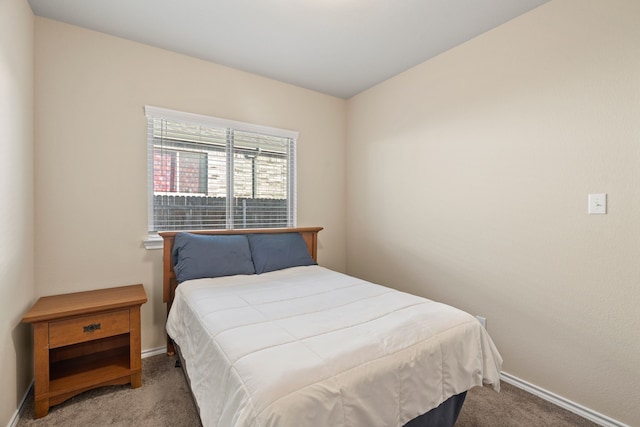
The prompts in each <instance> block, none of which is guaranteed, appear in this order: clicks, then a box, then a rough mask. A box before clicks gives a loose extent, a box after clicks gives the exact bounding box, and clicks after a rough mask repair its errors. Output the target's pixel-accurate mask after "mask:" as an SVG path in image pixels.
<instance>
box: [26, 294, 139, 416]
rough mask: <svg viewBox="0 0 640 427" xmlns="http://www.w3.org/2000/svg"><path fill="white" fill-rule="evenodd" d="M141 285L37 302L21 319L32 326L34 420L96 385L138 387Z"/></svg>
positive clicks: (43, 298) (69, 295)
mask: <svg viewBox="0 0 640 427" xmlns="http://www.w3.org/2000/svg"><path fill="white" fill-rule="evenodd" d="M146 301H147V295H146V294H145V292H144V287H143V286H142V285H131V286H122V287H118V288H109V289H99V290H95V291H87V292H78V293H72V294H64V295H54V296H48V297H42V298H40V299H39V300H38V301H37V302H36V303H35V304H34V305H33V307H31V310H29V312H28V313H27V314H26V315H25V316H24V317H23V318H22V321H23V322H25V323H33V331H34V334H33V335H34V338H33V342H34V350H33V351H34V365H35V372H34V375H35V396H34V400H35V416H36V418H40V417H43V416H45V415H47V414H48V413H49V407H50V406H53V405H57V404H58V403H61V402H63V401H65V400H67V399H69V398H71V397H73V396H75V395H77V394H80V393H82V392H84V391H87V390H90V389H92V388H95V387H100V386H104V385H113V384H126V383H131V387H133V388H136V387H140V386H141V385H142V368H141V361H140V358H141V351H142V349H141V346H140V306H141V305H142V304H144V303H145V302H146Z"/></svg>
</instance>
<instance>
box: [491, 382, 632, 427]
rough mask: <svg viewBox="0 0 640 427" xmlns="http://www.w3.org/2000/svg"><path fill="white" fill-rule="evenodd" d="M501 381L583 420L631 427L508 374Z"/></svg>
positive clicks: (604, 424) (605, 424)
mask: <svg viewBox="0 0 640 427" xmlns="http://www.w3.org/2000/svg"><path fill="white" fill-rule="evenodd" d="M500 380H502V381H504V382H506V383H509V384H511V385H512V386H514V387H518V388H519V389H522V390H524V391H526V392H527V393H531V394H533V395H535V396H538V397H539V398H541V399H544V400H546V401H547V402H551V403H553V404H554V405H556V406H559V407H561V408H563V409H566V410H567V411H569V412H573V413H574V414H576V415H580V416H581V417H582V418H586V419H587V420H589V421H592V422H594V423H596V424H598V425H601V426H603V427H630V426H629V425H627V424H624V423H621V422H620V421H617V420H614V419H613V418H609V417H607V416H606V415H603V414H600V413H599V412H596V411H594V410H592V409H589V408H586V407H584V406H582V405H579V404H577V403H575V402H572V401H570V400H569V399H565V398H564V397H562V396H558V395H557V394H555V393H552V392H550V391H549V390H545V389H543V388H541V387H538V386H537V385H534V384H531V383H529V382H526V381H524V380H522V379H520V378H518V377H516V376H513V375H511V374H508V373H506V372H502V373H501V374H500Z"/></svg>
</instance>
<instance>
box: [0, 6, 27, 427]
mask: <svg viewBox="0 0 640 427" xmlns="http://www.w3.org/2000/svg"><path fill="white" fill-rule="evenodd" d="M33 22H34V18H33V13H32V12H31V9H30V8H29V5H28V4H27V2H26V1H23V0H2V1H0V132H2V136H1V137H0V236H2V238H1V239H0V378H2V384H3V385H2V392H1V393H0V395H1V396H2V397H1V398H0V425H6V424H7V423H8V422H9V421H10V420H11V419H12V418H13V416H14V415H15V413H16V409H17V408H18V405H19V404H20V402H21V401H22V398H23V397H24V394H25V393H26V391H27V388H28V387H29V384H30V383H31V379H32V378H33V370H32V358H31V328H30V326H29V325H28V324H23V323H21V322H20V321H21V319H22V316H23V315H24V313H25V312H26V311H27V310H28V309H29V306H30V305H31V304H32V303H33V302H34V299H35V290H34V279H33V263H34V255H33V232H34V231H33V206H34V205H33V25H34V24H33Z"/></svg>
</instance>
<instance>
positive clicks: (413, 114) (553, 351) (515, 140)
mask: <svg viewBox="0 0 640 427" xmlns="http://www.w3.org/2000/svg"><path fill="white" fill-rule="evenodd" d="M639 19H640V2H638V1H636V0H615V1H606V2H605V1H601V0H554V1H552V2H550V3H547V4H545V5H544V6H542V7H540V8H538V9H536V10H534V11H532V12H530V13H528V14H525V15H523V16H521V17H519V18H517V19H515V20H513V21H511V22H509V23H507V24H505V25H503V26H501V27H499V28H497V29H494V30H493V31H490V32H488V33H486V34H484V35H482V36H480V37H478V38H476V39H474V40H471V41H470V42H468V43H466V44H463V45H461V46H459V47H457V48H455V49H452V50H450V51H448V52H446V53H444V54H442V55H440V56H438V57H437V58H435V59H432V60H430V61H427V62H425V63H423V64H421V65H419V66H417V67H415V68H413V69H411V70H409V71H407V72H405V73H403V74H401V75H399V76H397V77H395V78H393V79H390V80H388V81H386V82H384V83H382V84H380V85H378V86H377V87H375V88H372V89H370V90H368V91H366V92H364V93H362V94H360V95H358V96H356V97H354V98H352V99H351V100H350V101H349V103H348V117H349V132H348V151H347V171H348V172H347V183H348V189H347V200H348V203H347V218H348V221H347V230H348V235H347V271H348V272H349V273H351V274H354V275H357V276H362V277H365V278H367V279H373V280H374V281H378V282H382V283H385V284H389V285H393V286H395V287H397V288H400V289H403V290H406V291H409V292H414V293H417V294H420V295H424V296H427V297H430V298H433V299H436V300H441V301H444V302H447V303H450V304H452V305H455V306H458V307H460V308H462V309H465V310H467V311H469V312H471V313H473V314H477V315H482V316H485V317H487V318H488V329H489V332H490V333H491V335H492V336H493V338H494V340H495V342H496V344H497V346H498V348H499V349H500V351H501V353H502V355H503V356H504V359H505V363H504V370H505V371H506V372H508V373H510V374H512V375H515V376H516V377H519V378H521V379H523V380H526V381H528V382H531V383H533V384H535V385H537V386H539V387H542V388H544V389H546V390H549V391H552V392H554V393H557V394H558V395H560V396H563V397H565V398H567V399H570V400H572V401H574V402H576V403H578V404H581V405H584V406H586V407H588V408H591V409H593V410H595V411H597V412H600V413H602V414H604V415H607V416H610V417H613V418H614V419H617V420H619V421H622V422H625V423H628V424H630V425H637V423H638V420H640V407H639V406H638V405H637V401H638V396H639V394H638V384H639V383H640V369H638V362H639V360H640V359H639V356H638V355H639V354H640V334H639V333H638V331H639V330H640V314H639V313H640V311H639V310H638V303H639V302H640V286H639V283H640V282H639V280H640V163H639V161H640V160H639V159H640V47H639V46H640V44H639V43H640V42H639V41H640V25H638V22H640V21H639ZM600 192H602V193H608V196H609V206H608V208H609V212H608V214H607V215H587V194H588V193H600Z"/></svg>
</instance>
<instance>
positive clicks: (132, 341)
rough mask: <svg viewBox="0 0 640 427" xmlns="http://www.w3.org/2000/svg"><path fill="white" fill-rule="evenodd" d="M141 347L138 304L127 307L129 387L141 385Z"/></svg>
mask: <svg viewBox="0 0 640 427" xmlns="http://www.w3.org/2000/svg"><path fill="white" fill-rule="evenodd" d="M141 356H142V348H141V344H140V306H136V307H131V308H130V309H129V363H130V369H131V370H132V371H134V372H135V373H133V374H131V387H132V388H138V387H140V386H141V385H142V361H141Z"/></svg>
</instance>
